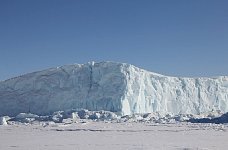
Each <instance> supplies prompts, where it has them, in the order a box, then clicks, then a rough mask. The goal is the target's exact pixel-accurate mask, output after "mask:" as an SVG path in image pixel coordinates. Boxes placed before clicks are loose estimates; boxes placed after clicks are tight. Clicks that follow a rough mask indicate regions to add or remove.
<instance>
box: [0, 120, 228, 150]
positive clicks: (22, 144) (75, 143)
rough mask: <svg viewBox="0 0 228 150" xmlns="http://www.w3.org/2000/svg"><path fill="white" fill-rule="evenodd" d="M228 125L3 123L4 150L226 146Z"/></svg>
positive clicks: (208, 149) (221, 149)
mask: <svg viewBox="0 0 228 150" xmlns="http://www.w3.org/2000/svg"><path fill="white" fill-rule="evenodd" d="M227 129H228V126H227V125H215V124H182V123H181V124H147V123H144V124H143V123H106V122H87V123H78V124H73V125H55V124H54V123H47V124H46V125H44V126H41V125H33V126H30V125H27V126H25V125H15V126H14V125H13V126H0V133H1V136H0V141H1V142H0V149H2V150H14V149H16V150H27V149H33V150H66V149H67V150H91V149H92V150H107V149H108V150H117V149H118V150H127V149H129V150H225V149H227V147H228V142H227V138H228V134H227Z"/></svg>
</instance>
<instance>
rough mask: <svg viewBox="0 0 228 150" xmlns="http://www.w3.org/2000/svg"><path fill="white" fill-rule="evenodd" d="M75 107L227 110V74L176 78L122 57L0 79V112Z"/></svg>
mask: <svg viewBox="0 0 228 150" xmlns="http://www.w3.org/2000/svg"><path fill="white" fill-rule="evenodd" d="M79 108H84V109H89V110H108V111H112V112H118V113H120V114H133V113H149V112H157V111H158V112H166V113H173V114H179V113H189V114H200V113H204V112H209V111H212V110H220V111H222V112H227V111H228V77H227V76H221V77H216V78H178V77H169V76H163V75H160V74H156V73H152V72H149V71H146V70H143V69H140V68H137V67H135V66H133V65H129V64H124V63H115V62H100V63H94V62H90V63H87V64H74V65H66V66H62V67H57V68H51V69H47V70H44V71H39V72H34V73H29V74H26V75H22V76H19V77H16V78H12V79H9V80H6V81H2V82H0V116H3V115H10V116H13V115H16V114H18V113H21V112H31V113H35V114H39V115H45V114H50V113H53V112H54V111H58V110H69V109H79Z"/></svg>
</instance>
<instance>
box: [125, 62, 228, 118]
mask: <svg viewBox="0 0 228 150" xmlns="http://www.w3.org/2000/svg"><path fill="white" fill-rule="evenodd" d="M125 75H126V80H127V81H126V83H127V87H126V92H125V95H124V98H123V100H122V103H123V108H122V111H123V114H131V113H148V112H156V111H160V112H165V113H174V114H179V113H190V114H200V113H203V112H208V111H212V110H221V111H223V112H227V111H228V77H225V76H224V77H218V78H177V77H168V76H163V75H159V74H156V73H151V72H148V71H145V70H143V69H139V68H137V67H135V66H132V65H127V67H126V68H125Z"/></svg>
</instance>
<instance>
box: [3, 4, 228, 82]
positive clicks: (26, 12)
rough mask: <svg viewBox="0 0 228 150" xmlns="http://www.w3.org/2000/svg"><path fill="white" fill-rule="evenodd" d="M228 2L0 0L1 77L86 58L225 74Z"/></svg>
mask: <svg viewBox="0 0 228 150" xmlns="http://www.w3.org/2000/svg"><path fill="white" fill-rule="evenodd" d="M227 7H228V1H227V0H200V1H198V0H191V1H189V0H178V1H177V0H172V1H170V0H157V1H155V0H143V1H141V0H37V1H31V0H20V1H19V0H10V1H9V0H1V1H0V80H5V79H7V78H10V77H14V76H17V75H20V74H24V73H28V72H32V71H37V70H42V69H46V68H49V67H56V66H61V65H65V64H73V63H86V62H88V61H107V60H109V61H118V62H126V63H130V64H134V65H136V66H138V67H141V68H144V69H147V70H150V71H154V72H157V73H161V74H165V75H171V76H188V77H192V76H197V77H198V76H217V75H228V9H227Z"/></svg>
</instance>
